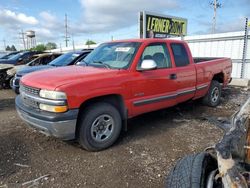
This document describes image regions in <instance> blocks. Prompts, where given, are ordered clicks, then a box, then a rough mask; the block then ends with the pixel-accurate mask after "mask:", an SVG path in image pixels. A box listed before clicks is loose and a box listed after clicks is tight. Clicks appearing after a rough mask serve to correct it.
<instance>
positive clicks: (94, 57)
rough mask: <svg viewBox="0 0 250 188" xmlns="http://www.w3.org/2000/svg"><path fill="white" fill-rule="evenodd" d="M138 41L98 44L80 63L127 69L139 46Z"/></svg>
mask: <svg viewBox="0 0 250 188" xmlns="http://www.w3.org/2000/svg"><path fill="white" fill-rule="evenodd" d="M139 45H140V43H138V42H111V43H104V44H102V45H100V46H98V47H97V48H96V49H95V50H94V51H93V52H91V53H90V54H89V55H88V56H87V57H86V58H84V60H83V61H82V62H81V63H80V65H81V64H82V65H83V64H87V66H98V67H100V66H101V67H108V68H111V69H127V68H128V67H129V65H130V64H131V62H132V60H133V58H134V55H135V54H136V51H137V49H138V47H139Z"/></svg>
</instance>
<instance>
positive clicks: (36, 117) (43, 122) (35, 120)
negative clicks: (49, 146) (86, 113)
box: [16, 95, 78, 140]
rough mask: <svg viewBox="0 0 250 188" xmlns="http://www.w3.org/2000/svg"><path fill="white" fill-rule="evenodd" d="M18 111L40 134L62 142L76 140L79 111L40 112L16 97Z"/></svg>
mask: <svg viewBox="0 0 250 188" xmlns="http://www.w3.org/2000/svg"><path fill="white" fill-rule="evenodd" d="M16 110H17V112H18V114H19V116H20V118H21V119H22V120H24V121H25V122H26V124H27V125H29V126H30V127H32V128H34V129H36V130H38V131H39V132H41V133H43V134H46V135H49V136H54V137H56V138H60V139H62V140H72V139H75V130H76V122H77V115H78V109H74V110H69V111H67V112H65V113H51V112H44V111H38V110H37V109H36V110H35V109H32V108H30V107H27V106H25V105H24V104H23V103H22V100H21V96H20V95H18V96H17V97H16Z"/></svg>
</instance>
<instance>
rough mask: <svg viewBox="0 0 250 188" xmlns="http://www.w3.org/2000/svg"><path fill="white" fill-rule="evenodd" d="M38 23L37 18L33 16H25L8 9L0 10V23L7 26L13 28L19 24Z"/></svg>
mask: <svg viewBox="0 0 250 188" xmlns="http://www.w3.org/2000/svg"><path fill="white" fill-rule="evenodd" d="M38 23H39V22H38V20H37V19H36V18H35V17H33V16H27V15H26V14H23V13H17V12H13V11H11V10H8V9H2V10H0V24H1V25H4V26H6V27H8V28H13V27H14V28H15V27H17V26H20V25H37V24H38Z"/></svg>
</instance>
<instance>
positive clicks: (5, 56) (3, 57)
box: [0, 53, 17, 59]
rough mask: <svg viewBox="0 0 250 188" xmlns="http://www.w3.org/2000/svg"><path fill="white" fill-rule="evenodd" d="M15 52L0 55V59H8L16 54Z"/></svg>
mask: <svg viewBox="0 0 250 188" xmlns="http://www.w3.org/2000/svg"><path fill="white" fill-rule="evenodd" d="M16 54H17V53H10V54H7V55H4V56H2V57H1V58H0V59H10V58H12V57H13V56H14V55H16Z"/></svg>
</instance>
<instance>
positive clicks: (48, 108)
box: [39, 104, 68, 113]
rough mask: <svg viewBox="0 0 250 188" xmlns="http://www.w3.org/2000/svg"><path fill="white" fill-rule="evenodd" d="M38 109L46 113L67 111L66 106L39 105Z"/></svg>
mask: <svg viewBox="0 0 250 188" xmlns="http://www.w3.org/2000/svg"><path fill="white" fill-rule="evenodd" d="M39 108H40V109H41V110H44V111H48V112H58V113H60V112H66V111H67V110H68V107H67V106H52V105H47V104H40V105H39Z"/></svg>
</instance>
